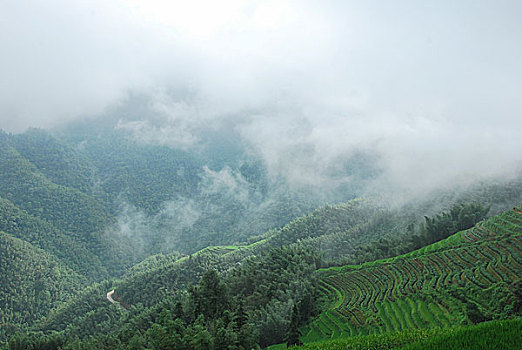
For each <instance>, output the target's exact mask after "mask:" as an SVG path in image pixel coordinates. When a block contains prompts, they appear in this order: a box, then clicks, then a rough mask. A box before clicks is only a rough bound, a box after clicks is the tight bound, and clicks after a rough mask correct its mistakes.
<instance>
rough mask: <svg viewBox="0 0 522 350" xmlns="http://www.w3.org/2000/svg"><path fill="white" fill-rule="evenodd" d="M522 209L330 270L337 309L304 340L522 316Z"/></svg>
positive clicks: (328, 285) (323, 280) (326, 292)
mask: <svg viewBox="0 0 522 350" xmlns="http://www.w3.org/2000/svg"><path fill="white" fill-rule="evenodd" d="M520 209H521V207H520V206H519V207H517V208H515V209H513V210H509V211H507V212H504V213H503V214H501V215H498V216H495V217H493V218H491V219H489V220H487V221H484V222H480V223H479V224H477V225H476V226H475V227H473V228H471V229H468V230H465V231H461V232H458V233H456V234H454V235H452V236H450V237H448V238H447V239H444V240H442V241H439V242H436V243H434V244H431V245H428V246H426V247H424V248H421V249H419V250H416V251H413V252H411V253H408V254H404V255H400V256H397V257H394V258H390V259H385V260H378V261H374V262H371V263H366V264H362V265H357V266H344V267H341V268H330V269H323V270H321V271H320V272H319V278H320V290H321V292H322V294H323V296H324V297H325V298H328V299H330V300H331V303H330V305H329V306H328V307H327V308H326V309H325V310H324V311H323V313H322V314H321V315H320V316H319V317H318V318H317V319H315V320H314V321H313V322H312V323H311V324H310V325H309V326H308V327H305V328H304V329H302V332H303V337H302V340H303V341H304V342H313V341H317V340H321V339H334V338H338V337H343V336H355V335H364V334H373V333H384V332H393V331H403V330H408V329H423V328H430V327H449V326H451V325H455V324H462V323H476V322H481V321H484V320H487V319H494V318H499V317H505V316H509V315H514V314H517V313H519V312H520V295H519V294H520V292H519V290H520V281H521V275H522V273H521V272H522V255H521V248H520V247H521V246H522V212H521V211H520Z"/></svg>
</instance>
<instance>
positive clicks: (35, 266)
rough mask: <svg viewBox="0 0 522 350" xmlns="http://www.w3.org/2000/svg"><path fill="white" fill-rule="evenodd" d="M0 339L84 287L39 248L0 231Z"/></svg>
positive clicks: (23, 326)
mask: <svg viewBox="0 0 522 350" xmlns="http://www.w3.org/2000/svg"><path fill="white" fill-rule="evenodd" d="M0 285H1V286H2V288H0V305H2V307H1V308H0V324H1V327H0V329H1V332H0V339H5V337H6V336H8V335H11V334H13V333H14V332H15V331H19V330H23V329H27V328H28V327H30V326H32V325H33V324H34V322H35V321H36V320H38V319H39V318H41V317H43V316H46V315H47V313H48V312H49V310H50V309H52V308H55V307H56V306H58V304H59V303H61V302H64V301H65V300H67V299H68V298H70V297H71V296H72V295H74V294H76V292H77V291H78V290H79V289H81V288H83V287H84V286H85V285H86V281H85V279H84V278H82V277H80V276H79V275H78V274H76V273H75V272H74V271H72V270H71V269H70V268H68V267H67V266H65V265H63V264H62V263H60V261H58V260H57V259H55V258H54V257H52V256H50V255H49V254H47V253H46V252H44V251H43V250H41V249H38V248H35V247H33V246H32V245H31V244H29V243H26V242H24V241H22V240H19V239H17V238H14V237H11V236H9V235H7V234H6V233H4V232H2V231H0Z"/></svg>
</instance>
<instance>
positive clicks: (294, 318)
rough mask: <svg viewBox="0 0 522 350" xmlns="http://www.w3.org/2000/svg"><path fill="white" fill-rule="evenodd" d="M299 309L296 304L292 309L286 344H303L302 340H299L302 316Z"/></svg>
mask: <svg viewBox="0 0 522 350" xmlns="http://www.w3.org/2000/svg"><path fill="white" fill-rule="evenodd" d="M299 316H300V315H299V309H298V308H297V305H295V304H294V307H293V309H292V315H291V316H290V325H289V326H288V332H287V334H286V339H285V340H286V346H287V347H288V346H292V345H301V344H302V342H301V341H300V340H299V337H300V336H301V334H300V333H299V325H300V322H299V321H300V320H299V319H300V317H299Z"/></svg>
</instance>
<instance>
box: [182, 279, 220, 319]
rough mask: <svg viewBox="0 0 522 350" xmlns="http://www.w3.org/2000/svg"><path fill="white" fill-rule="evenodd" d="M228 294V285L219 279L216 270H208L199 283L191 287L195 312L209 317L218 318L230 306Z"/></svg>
mask: <svg viewBox="0 0 522 350" xmlns="http://www.w3.org/2000/svg"><path fill="white" fill-rule="evenodd" d="M227 295H228V291H227V287H226V285H225V284H224V283H223V282H221V281H220V280H219V276H218V274H217V272H216V270H208V271H207V272H205V274H204V275H203V278H202V279H201V281H200V282H199V284H198V285H197V286H195V287H193V288H191V289H190V296H191V298H192V303H193V305H194V313H195V314H196V315H200V314H201V315H203V316H204V317H205V318H207V319H213V318H216V317H217V316H218V315H220V314H222V313H223V312H224V311H225V310H226V309H227V308H228V303H229V300H228V298H227Z"/></svg>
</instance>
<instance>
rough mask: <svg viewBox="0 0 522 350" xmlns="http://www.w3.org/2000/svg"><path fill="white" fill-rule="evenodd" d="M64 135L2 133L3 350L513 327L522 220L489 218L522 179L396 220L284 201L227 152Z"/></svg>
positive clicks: (260, 343) (211, 144) (325, 199)
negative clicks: (493, 321) (108, 294)
mask: <svg viewBox="0 0 522 350" xmlns="http://www.w3.org/2000/svg"><path fill="white" fill-rule="evenodd" d="M87 123H88V122H87ZM61 133H62V134H58V133H55V134H51V133H49V132H46V131H41V130H29V131H27V132H26V133H23V134H20V135H11V134H5V133H2V132H0V243H1V244H0V273H1V275H0V276H1V279H2V280H1V281H0V324H1V327H0V330H1V331H0V348H2V346H3V347H6V348H9V349H30V348H34V349H37V348H38V349H39V348H48V349H58V348H60V349H93V348H96V349H192V348H198V349H224V348H227V349H238V350H239V349H252V348H260V347H269V346H270V347H274V348H277V345H275V344H279V347H284V346H285V345H284V343H285V342H288V343H290V344H300V343H301V342H304V343H307V344H310V343H317V342H321V341H325V340H327V341H333V343H331V344H335V343H336V342H339V344H342V342H345V341H351V342H355V343H357V342H359V343H357V344H364V343H365V342H367V343H368V342H369V343H372V342H377V343H378V342H379V341H382V342H384V343H386V342H388V343H386V344H388V345H390V344H400V346H402V345H406V344H407V345H408V346H410V345H411V346H414V344H415V342H417V341H420V340H423V339H429V340H430V341H433V342H434V343H433V344H434V345H433V346H437V344H441V343H444V342H453V343H455V344H460V343H458V341H457V340H456V339H457V338H459V337H461V336H460V335H461V334H462V337H461V338H462V339H464V338H465V337H466V336H465V335H464V333H466V332H468V330H469V332H472V330H473V329H482V328H469V329H468V328H466V327H455V325H464V324H471V323H476V324H479V325H481V324H482V323H483V322H485V321H488V320H494V319H502V318H508V317H517V315H519V314H520V311H521V308H522V296H521V292H520V291H521V290H522V281H521V280H520V275H521V274H520V271H521V267H522V261H521V255H520V246H521V225H522V224H521V223H522V219H521V216H522V213H521V212H520V209H521V208H520V207H518V209H516V210H509V211H507V212H504V213H502V214H501V215H497V216H494V217H492V218H490V219H488V220H485V221H484V220H483V219H484V218H485V217H486V216H487V215H489V214H493V215H496V214H498V213H499V211H501V210H505V209H506V208H511V207H512V205H513V203H520V202H521V201H522V192H521V191H520V188H522V186H521V185H522V180H520V179H518V180H513V181H512V182H506V183H494V184H481V185H478V186H479V187H478V190H477V189H476V188H471V189H470V190H469V191H468V192H466V191H463V192H460V193H459V194H458V195H453V194H451V195H450V194H447V193H442V194H438V195H435V196H433V197H429V198H426V199H423V200H420V201H418V202H416V203H415V205H406V206H395V207H394V206H390V205H388V204H386V203H384V202H381V201H380V200H379V199H376V198H374V199H352V198H354V195H355V193H356V191H355V189H356V188H357V186H359V185H360V184H353V186H352V187H350V186H345V187H343V191H340V192H339V193H337V194H336V195H335V196H330V195H329V194H325V193H322V194H318V193H313V192H312V191H308V189H295V188H292V186H290V185H289V184H288V183H286V182H285V181H284V180H283V179H281V178H273V177H271V176H269V175H268V174H267V171H266V169H265V168H264V165H263V163H262V162H260V161H259V159H256V158H255V157H253V156H251V155H249V154H248V152H247V151H246V150H245V149H244V148H242V145H240V144H239V143H238V142H239V141H238V140H237V139H234V138H233V137H230V138H227V137H224V138H219V137H212V136H208V139H206V140H205V143H204V146H202V149H197V150H190V151H187V150H179V149H172V148H169V147H167V146H164V145H151V144H146V143H140V142H136V140H133V139H132V138H131V137H130V135H129V134H127V133H126V132H125V131H124V130H119V129H117V128H116V129H114V128H106V127H105V126H100V127H99V128H93V127H92V125H90V126H89V127H85V128H83V127H78V128H76V129H75V128H68V129H65V130H62V131H61ZM205 137H207V136H205ZM370 158H371V157H370ZM353 160H354V164H352V165H351V166H350V167H348V168H347V169H345V170H346V171H347V172H348V173H349V174H351V175H353V176H354V177H355V178H358V179H359V180H361V181H362V182H364V181H367V180H368V179H370V178H371V176H372V174H373V173H374V172H375V171H376V170H375V168H373V165H374V164H373V165H372V164H368V165H367V166H366V165H365V162H366V161H370V160H371V159H369V158H368V157H366V156H365V155H364V154H359V155H356V156H354V158H353ZM362 182H361V183H362ZM444 196H447V197H444ZM327 203H338V204H327ZM455 203H457V204H455ZM317 208H318V209H317ZM477 222H478V224H477ZM475 224H476V225H475ZM474 225H475V226H474ZM457 231H460V232H458V233H455V232H457ZM113 290H114V293H112V291H113ZM108 292H111V294H110V296H111V297H112V298H113V299H114V300H115V303H112V302H111V301H109V300H108V299H107V297H106V296H107V293H108ZM484 324H491V325H493V324H495V323H484ZM500 324H501V323H499V325H500ZM502 324H504V323H502ZM505 325H508V323H505ZM510 325H511V324H510ZM512 325H514V326H513V327H515V326H516V327H519V326H520V325H519V324H515V323H513V324H512ZM499 327H500V326H499ZM506 327H507V326H506ZM509 327H511V326H509ZM509 327H507V328H506V334H507V335H506V339H508V340H506V341H509V337H510V335H508V334H509V332H511V331H510V330H509V329H511V328H509ZM440 329H444V330H446V329H449V330H451V331H450V332H451V334H455V336H454V338H455V339H453V338H448V337H450V336H451V334H450V335H449V336H448V337H446V338H443V334H442V332H441V331H440ZM484 329H485V328H484ZM499 329H500V328H499ZM462 332H464V333H462ZM484 332H486V331H485V330H484ZM466 334H468V333H466ZM469 334H472V333H469ZM473 334H474V333H473ZM484 334H486V333H484ZM426 337H427V338H426ZM348 338H349V339H351V340H348ZM372 339H373V340H372ZM394 339H395V340H394ZM397 339H398V340H397ZM396 340H397V341H399V343H397V341H396ZM406 340H407V341H406ZM2 342H5V343H2ZM394 342H395V343H394ZM355 343H354V344H355ZM369 343H368V344H369ZM372 344H373V343H372ZM422 344H424V343H422ZM425 344H428V343H425ZM316 345H317V344H316ZM361 346H362V345H361ZM393 346H396V345H393ZM397 346H399V345H397ZM419 346H420V345H419ZM426 346H428V345H426ZM430 346H431V345H430ZM459 346H462V347H465V346H467V345H465V344H461V345H459ZM470 346H471V345H470Z"/></svg>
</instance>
